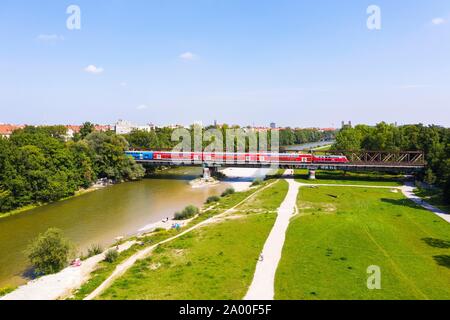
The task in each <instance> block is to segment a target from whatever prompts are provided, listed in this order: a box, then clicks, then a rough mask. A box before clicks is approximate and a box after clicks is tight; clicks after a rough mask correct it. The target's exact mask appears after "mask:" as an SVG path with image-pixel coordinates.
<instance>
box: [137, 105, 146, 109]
mask: <svg viewBox="0 0 450 320" xmlns="http://www.w3.org/2000/svg"><path fill="white" fill-rule="evenodd" d="M136 109H137V110H146V109H148V106H147V105H145V104H141V105H140V106H138V107H137V108H136Z"/></svg>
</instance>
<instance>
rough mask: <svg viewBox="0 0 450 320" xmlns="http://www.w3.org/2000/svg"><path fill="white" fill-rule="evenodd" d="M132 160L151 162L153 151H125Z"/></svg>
mask: <svg viewBox="0 0 450 320" xmlns="http://www.w3.org/2000/svg"><path fill="white" fill-rule="evenodd" d="M125 154H126V155H128V156H131V157H132V158H133V159H134V160H153V151H126V152H125Z"/></svg>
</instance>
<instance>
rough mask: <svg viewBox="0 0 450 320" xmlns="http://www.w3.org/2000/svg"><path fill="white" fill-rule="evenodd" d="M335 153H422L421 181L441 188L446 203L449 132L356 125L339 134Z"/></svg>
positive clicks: (449, 180)
mask: <svg viewBox="0 0 450 320" xmlns="http://www.w3.org/2000/svg"><path fill="white" fill-rule="evenodd" d="M334 148H335V149H339V150H355V151H357V150H374V151H378V150H380V151H384V150H387V151H399V150H404V151H424V152H425V156H426V161H427V170H426V173H425V175H424V177H423V178H424V180H425V181H426V182H428V183H431V184H435V183H436V184H438V185H440V186H441V187H443V188H444V193H445V199H446V200H447V202H450V128H443V127H440V126H434V125H433V126H424V125H422V124H418V125H405V126H395V125H390V124H387V123H384V122H382V123H379V124H377V125H376V126H375V127H370V126H366V125H358V126H356V127H354V128H351V127H347V128H344V129H343V130H341V131H340V132H339V133H338V134H337V137H336V144H335V146H334Z"/></svg>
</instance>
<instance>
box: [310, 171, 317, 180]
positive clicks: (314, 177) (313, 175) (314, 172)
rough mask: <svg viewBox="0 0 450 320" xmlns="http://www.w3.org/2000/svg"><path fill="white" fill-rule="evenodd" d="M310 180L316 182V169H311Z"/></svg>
mask: <svg viewBox="0 0 450 320" xmlns="http://www.w3.org/2000/svg"><path fill="white" fill-rule="evenodd" d="M308 174H309V180H316V170H315V169H309V170H308Z"/></svg>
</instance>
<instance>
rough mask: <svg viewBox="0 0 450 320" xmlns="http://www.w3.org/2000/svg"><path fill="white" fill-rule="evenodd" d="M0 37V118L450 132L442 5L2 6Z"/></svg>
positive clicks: (264, 1)
mask: <svg viewBox="0 0 450 320" xmlns="http://www.w3.org/2000/svg"><path fill="white" fill-rule="evenodd" d="M73 4H75V5H77V6H79V8H80V9H81V18H80V22H81V29H80V30H69V29H68V28H67V25H66V20H67V19H68V17H69V14H67V13H66V10H67V8H68V7H69V6H70V5H73ZM369 5H377V6H378V7H380V9H381V21H382V23H381V30H369V29H368V28H367V26H366V21H367V18H368V14H367V12H366V10H367V7H368V6H369ZM0 41H1V43H2V45H1V47H0V123H17V124H20V123H26V124H36V125H39V124H79V123H83V122H85V121H91V122H94V123H99V124H113V123H115V122H116V121H117V120H118V119H124V120H129V121H131V122H133V123H136V124H145V123H154V124H156V125H164V124H178V123H179V124H184V125H186V124H190V123H193V122H198V121H201V122H202V123H203V124H205V125H206V124H212V123H214V120H217V121H218V122H219V123H229V124H239V125H253V124H255V125H258V126H259V125H263V126H269V125H270V123H271V122H275V123H276V124H277V125H279V126H282V127H285V126H291V127H340V126H341V121H349V120H350V121H352V123H353V124H358V123H367V124H375V123H377V122H380V121H386V122H388V123H394V122H397V123H398V124H407V123H424V124H431V123H433V124H438V125H443V126H447V127H450V58H449V57H450V2H449V1H448V0H429V1H410V0H397V1H392V0H380V1H377V0H375V1H365V0H361V1H330V0H318V1H301V0H281V1H268V0H259V1H257V0H246V1H242V0H226V1H224V0H215V1H211V0H177V1H175V0H164V1H162V0H145V1H144V0H142V1H138V0H129V1H125V0H110V1H87V0H81V1H54V0H53V1H52V0H44V1H39V2H37V1H33V2H31V1H25V0H15V1H12V0H5V1H2V5H1V7H0Z"/></svg>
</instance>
